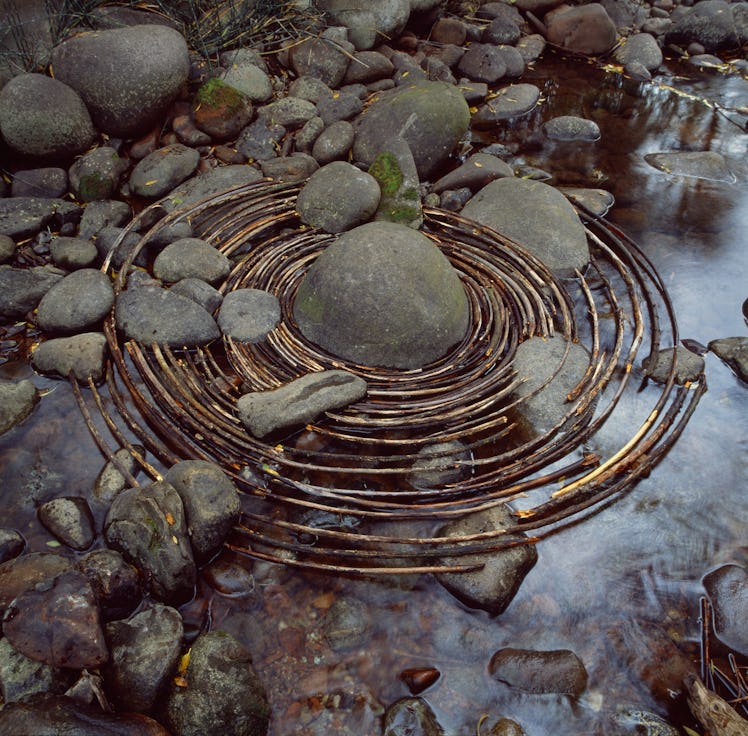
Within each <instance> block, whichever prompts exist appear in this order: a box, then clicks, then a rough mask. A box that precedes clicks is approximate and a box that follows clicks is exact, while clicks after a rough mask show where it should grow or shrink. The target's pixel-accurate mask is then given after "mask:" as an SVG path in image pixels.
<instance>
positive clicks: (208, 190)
mask: <svg viewBox="0 0 748 736" xmlns="http://www.w3.org/2000/svg"><path fill="white" fill-rule="evenodd" d="M260 179H262V174H261V173H260V172H259V171H258V170H257V169H255V168H254V167H252V166H247V165H245V164H233V165H230V166H217V167H216V168H215V169H211V170H210V171H206V172H204V173H202V174H199V175H198V176H195V177H192V178H191V179H188V180H187V181H186V182H184V183H183V184H180V185H179V186H178V187H177V188H176V189H174V191H172V192H171V194H169V195H168V196H167V197H166V198H165V199H164V200H163V201H162V202H161V206H162V207H163V208H164V209H165V210H166V211H167V212H171V211H172V210H174V209H176V208H177V207H187V206H188V205H191V204H194V203H195V202H199V201H200V200H201V199H205V198H206V197H209V196H211V195H213V194H218V193H219V192H223V191H225V190H226V189H230V188H232V187H235V186H239V185H240V184H251V183H253V182H256V181H259V180H260Z"/></svg>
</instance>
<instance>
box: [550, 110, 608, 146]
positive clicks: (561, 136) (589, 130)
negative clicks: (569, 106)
mask: <svg viewBox="0 0 748 736" xmlns="http://www.w3.org/2000/svg"><path fill="white" fill-rule="evenodd" d="M543 133H545V135H546V137H547V138H550V139H551V140H552V141H587V142H590V141H596V140H599V139H600V128H599V126H598V124H597V123H596V122H595V121H594V120H586V119H585V118H578V117H576V116H574V115H561V116H560V117H557V118H551V119H550V120H547V121H546V122H545V123H543Z"/></svg>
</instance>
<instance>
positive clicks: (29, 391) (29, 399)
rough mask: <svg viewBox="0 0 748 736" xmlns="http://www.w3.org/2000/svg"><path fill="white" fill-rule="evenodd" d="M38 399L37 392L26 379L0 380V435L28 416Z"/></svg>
mask: <svg viewBox="0 0 748 736" xmlns="http://www.w3.org/2000/svg"><path fill="white" fill-rule="evenodd" d="M39 398H40V395H39V391H38V390H37V388H36V386H34V384H33V383H32V382H31V381H29V380H28V379H23V380H21V381H6V380H2V379H0V434H5V432H7V431H8V430H10V429H12V428H13V427H15V426H16V425H17V424H19V423H20V422H22V421H23V420H24V419H25V418H26V417H27V416H29V414H31V412H32V411H33V410H34V407H35V406H36V404H37V403H38V401H39Z"/></svg>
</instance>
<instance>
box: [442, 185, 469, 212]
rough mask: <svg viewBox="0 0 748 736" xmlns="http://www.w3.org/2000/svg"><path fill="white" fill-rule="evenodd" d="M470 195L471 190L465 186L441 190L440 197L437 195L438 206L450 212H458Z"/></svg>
mask: <svg viewBox="0 0 748 736" xmlns="http://www.w3.org/2000/svg"><path fill="white" fill-rule="evenodd" d="M472 196H473V193H472V191H470V189H468V188H467V187H460V188H459V189H445V190H444V191H443V192H442V194H441V197H439V203H438V206H439V207H441V208H442V209H445V210H449V211H450V212H459V211H460V210H461V209H462V208H463V207H464V206H465V204H467V201H468V200H469V199H470V197H472Z"/></svg>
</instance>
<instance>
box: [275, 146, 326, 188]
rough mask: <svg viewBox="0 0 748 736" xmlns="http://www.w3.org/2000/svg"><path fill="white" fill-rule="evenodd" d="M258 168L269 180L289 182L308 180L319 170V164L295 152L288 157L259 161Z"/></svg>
mask: <svg viewBox="0 0 748 736" xmlns="http://www.w3.org/2000/svg"><path fill="white" fill-rule="evenodd" d="M260 168H261V169H262V173H263V174H264V175H265V176H267V177H268V178H270V179H274V180H275V181H281V182H290V181H303V180H304V179H308V178H309V177H310V176H311V175H312V174H313V173H314V172H315V171H316V170H317V169H318V168H319V164H318V163H317V162H316V161H315V160H314V159H313V158H312V157H311V156H309V155H308V154H306V153H298V152H297V153H293V154H291V155H290V156H282V157H279V158H274V159H270V160H269V161H261V162H260Z"/></svg>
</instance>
